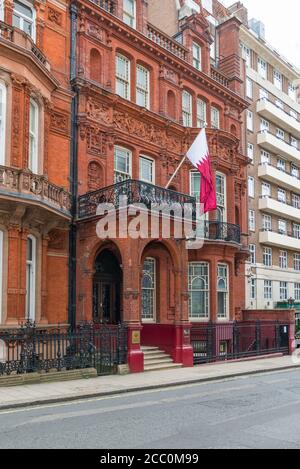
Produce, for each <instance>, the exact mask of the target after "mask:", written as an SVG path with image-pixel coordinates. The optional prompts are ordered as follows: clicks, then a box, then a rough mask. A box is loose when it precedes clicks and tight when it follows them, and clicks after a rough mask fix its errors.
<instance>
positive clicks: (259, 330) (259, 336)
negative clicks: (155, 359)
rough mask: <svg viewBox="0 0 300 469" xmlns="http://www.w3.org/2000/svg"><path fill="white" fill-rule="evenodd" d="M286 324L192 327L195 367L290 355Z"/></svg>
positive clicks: (237, 324)
mask: <svg viewBox="0 0 300 469" xmlns="http://www.w3.org/2000/svg"><path fill="white" fill-rule="evenodd" d="M289 328H290V325H289V324H284V323H281V322H274V321H269V322H261V321H256V322H255V321H254V322H245V323H244V322H243V323H238V322H234V323H231V324H220V323H214V322H209V323H205V324H198V325H193V327H192V331H191V343H192V346H193V350H194V364H195V365H200V364H203V363H212V362H218V361H224V360H236V359H239V358H247V357H252V356H259V355H260V356H261V355H271V354H273V353H282V354H286V355H287V354H288V353H289Z"/></svg>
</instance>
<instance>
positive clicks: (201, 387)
mask: <svg viewBox="0 0 300 469" xmlns="http://www.w3.org/2000/svg"><path fill="white" fill-rule="evenodd" d="M298 447H300V374H299V371H297V370H295V371H289V372H277V373H272V374H265V375H263V374H262V375H257V376H254V377H244V378H238V379H231V380H226V381H220V382H214V383H207V384H195V385H189V386H184V387H178V388H171V389H168V390H156V391H151V392H149V391H148V392H141V393H132V394H129V395H126V396H124V395H122V396H115V397H109V398H101V399H91V400H88V401H79V402H76V403H74V402H73V403H66V404H57V405H51V406H41V407H38V408H27V409H16V410H8V411H3V412H1V413H0V448H1V449H3V448H99V449H100V448H104V449H107V448H110V449H122V448H145V449H146V448H148V449H164V448H170V449H171V448H181V449H195V448H273V449H275V448H298Z"/></svg>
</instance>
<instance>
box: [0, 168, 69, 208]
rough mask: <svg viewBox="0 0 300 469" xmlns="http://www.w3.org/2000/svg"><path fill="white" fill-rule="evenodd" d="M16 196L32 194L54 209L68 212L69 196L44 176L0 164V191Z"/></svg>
mask: <svg viewBox="0 0 300 469" xmlns="http://www.w3.org/2000/svg"><path fill="white" fill-rule="evenodd" d="M3 189H4V191H7V192H8V193H9V194H11V193H13V194H15V195H17V196H20V197H21V198H22V196H23V197H24V196H27V195H30V196H34V197H35V198H36V199H37V200H40V201H42V202H45V203H47V204H48V205H50V206H52V207H53V208H55V209H59V210H62V211H64V212H67V213H68V212H69V211H70V209H71V196H70V194H69V192H67V191H65V190H64V189H62V188H61V187H58V186H56V185H54V184H51V183H50V182H49V181H48V180H47V178H46V177H45V176H39V175H37V174H33V173H31V172H30V171H28V170H24V169H14V168H9V167H6V166H0V191H1V192H2V194H3Z"/></svg>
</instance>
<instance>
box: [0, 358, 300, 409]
mask: <svg viewBox="0 0 300 469" xmlns="http://www.w3.org/2000/svg"><path fill="white" fill-rule="evenodd" d="M298 368H299V370H300V364H299V365H295V364H293V362H292V358H291V357H290V356H284V357H275V358H274V357H273V358H263V359H257V360H253V361H243V362H230V363H218V364H212V365H201V366H198V367H195V368H179V369H174V370H168V371H152V372H148V373H139V374H132V375H126V376H117V375H113V376H104V377H99V378H92V379H88V380H77V381H68V382H56V383H44V384H30V385H24V386H18V387H7V388H0V410H4V409H8V408H16V407H23V406H33V405H40V404H47V403H48V404H50V403H57V402H64V401H70V400H76V399H83V398H91V397H101V396H109V395H116V394H122V393H127V392H133V391H144V390H151V389H156V388H167V387H171V386H178V385H184V384H193V383H203V382H208V381H214V380H220V379H226V378H234V377H239V376H246V375H251V374H258V373H262V372H272V371H273V372H274V371H280V370H288V369H298Z"/></svg>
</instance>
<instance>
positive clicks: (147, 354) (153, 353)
mask: <svg viewBox="0 0 300 469" xmlns="http://www.w3.org/2000/svg"><path fill="white" fill-rule="evenodd" d="M156 355H159V356H161V355H168V354H167V353H165V352H163V351H162V350H153V352H144V357H155V356H156Z"/></svg>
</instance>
